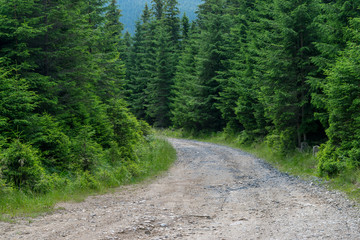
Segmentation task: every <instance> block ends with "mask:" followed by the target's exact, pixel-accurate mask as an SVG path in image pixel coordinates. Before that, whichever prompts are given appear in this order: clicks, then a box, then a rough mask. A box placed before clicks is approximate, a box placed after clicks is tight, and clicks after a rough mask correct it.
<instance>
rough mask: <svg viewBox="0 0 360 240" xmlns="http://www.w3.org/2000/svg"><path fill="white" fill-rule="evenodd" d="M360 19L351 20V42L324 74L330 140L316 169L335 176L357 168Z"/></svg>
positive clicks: (359, 99) (359, 149) (358, 149)
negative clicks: (325, 74) (359, 30)
mask: <svg viewBox="0 0 360 240" xmlns="http://www.w3.org/2000/svg"><path fill="white" fill-rule="evenodd" d="M359 26H360V18H354V19H352V20H351V21H350V27H349V29H348V33H349V35H350V40H349V42H348V44H347V47H346V48H345V49H344V51H342V52H341V54H340V56H339V57H338V58H337V60H336V63H335V64H334V66H333V67H332V68H330V69H329V70H328V71H327V72H326V73H327V75H328V76H327V78H326V85H325V86H324V87H325V88H324V93H325V95H326V100H327V101H326V109H327V112H328V113H329V128H328V129H327V130H326V133H327V135H328V137H329V141H328V142H327V143H326V144H325V145H324V146H322V151H321V153H320V155H319V170H320V173H321V174H323V175H330V176H332V175H337V174H339V173H340V172H342V171H344V170H345V169H352V168H354V167H359V166H360V160H359V159H360V144H359V143H360V137H359V136H360V135H359V134H360V132H359V129H360V114H359V107H360V97H359V96H360V87H359V86H360V81H359V79H360V71H359V64H360V54H359V53H360V51H359V50H360V45H359V40H360V35H359V32H358V29H359Z"/></svg>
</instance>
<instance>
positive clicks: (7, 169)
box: [1, 140, 46, 190]
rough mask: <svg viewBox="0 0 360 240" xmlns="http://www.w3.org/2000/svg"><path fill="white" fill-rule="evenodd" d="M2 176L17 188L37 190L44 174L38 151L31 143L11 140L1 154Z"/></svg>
mask: <svg viewBox="0 0 360 240" xmlns="http://www.w3.org/2000/svg"><path fill="white" fill-rule="evenodd" d="M1 166H3V169H2V175H3V178H4V179H5V180H6V182H7V183H8V184H13V185H14V186H15V187H16V188H19V189H29V190H38V188H37V186H38V185H39V184H41V182H42V181H43V179H44V178H46V176H45V171H44V169H43V167H42V166H41V162H40V160H39V157H38V151H37V150H35V149H34V148H33V147H32V146H31V145H27V144H24V143H21V142H20V140H15V141H13V142H12V143H11V144H10V146H9V148H8V149H6V150H4V152H3V153H2V155H1Z"/></svg>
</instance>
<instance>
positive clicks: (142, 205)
mask: <svg viewBox="0 0 360 240" xmlns="http://www.w3.org/2000/svg"><path fill="white" fill-rule="evenodd" d="M169 141H170V142H171V143H172V144H173V146H174V147H175V148H176V150H177V154H178V160H177V162H176V163H175V164H174V166H173V167H172V168H171V169H170V170H169V171H168V172H167V173H165V174H164V175H163V176H160V177H158V178H157V179H155V180H151V181H149V182H147V183H142V184H138V185H135V186H126V187H122V188H120V189H119V190H118V191H116V193H114V194H107V195H102V196H94V197H89V198H88V199H87V200H86V201H84V202H82V203H61V204H59V205H58V206H57V207H58V208H59V210H57V211H56V212H55V213H53V214H49V215H45V216H42V217H38V218H35V219H31V220H29V219H17V221H16V223H13V224H11V223H4V222H2V223H0V239H4V240H13V239H29V240H31V239H34V240H35V239H36V240H40V239H44V240H45V239H46V240H51V239H76V240H80V239H84V240H92V239H100V240H110V239H152V240H155V239H157V240H160V239H191V240H194V239H204V240H205V239H206V240H209V239H210V240H211V239H214V240H215V239H216V240H218V239H220V240H221V239H224V240H231V239H360V211H359V207H358V206H356V204H355V203H354V202H352V201H350V200H348V199H347V198H346V197H345V196H344V195H343V194H341V193H339V192H335V191H328V190H327V189H326V188H324V187H322V186H320V185H319V184H317V183H316V181H303V180H300V179H297V178H294V177H291V176H289V175H287V174H284V173H281V172H279V171H277V170H276V169H274V168H272V167H271V166H269V165H268V164H266V163H264V162H263V161H262V160H260V159H257V158H255V157H253V156H251V155H249V154H247V153H245V152H242V151H240V150H237V149H232V148H229V147H224V146H219V145H215V144H210V143H203V142H197V141H189V140H179V139H169Z"/></svg>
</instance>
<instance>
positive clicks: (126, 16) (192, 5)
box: [118, 0, 202, 33]
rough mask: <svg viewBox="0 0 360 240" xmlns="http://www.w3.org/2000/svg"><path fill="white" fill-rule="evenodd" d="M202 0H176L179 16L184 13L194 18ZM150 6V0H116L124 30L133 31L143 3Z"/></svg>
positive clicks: (191, 18)
mask: <svg viewBox="0 0 360 240" xmlns="http://www.w3.org/2000/svg"><path fill="white" fill-rule="evenodd" d="M201 1H202V0H178V2H179V9H180V11H181V16H182V15H183V14H184V12H185V13H186V15H187V16H188V17H189V18H190V20H193V19H195V17H196V14H195V11H196V10H197V6H198V5H199V4H200V3H201ZM146 2H147V3H148V4H149V6H150V2H151V0H118V3H119V7H120V9H121V10H122V15H123V17H122V18H121V19H120V20H121V22H122V23H123V24H124V25H125V31H129V32H130V33H134V32H135V21H136V20H138V19H139V17H140V15H141V13H142V10H143V9H144V6H145V3H146Z"/></svg>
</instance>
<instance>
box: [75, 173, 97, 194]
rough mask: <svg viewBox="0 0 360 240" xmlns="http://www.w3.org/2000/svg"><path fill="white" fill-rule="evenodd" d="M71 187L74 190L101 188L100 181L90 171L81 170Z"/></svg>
mask: <svg viewBox="0 0 360 240" xmlns="http://www.w3.org/2000/svg"><path fill="white" fill-rule="evenodd" d="M70 187H71V188H72V189H74V190H87V189H95V190H98V189H100V187H101V185H100V183H99V181H98V180H97V179H96V178H95V176H94V175H92V174H91V173H90V172H89V171H85V172H79V173H78V174H77V175H76V179H75V180H74V181H73V182H72V184H71V185H70Z"/></svg>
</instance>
